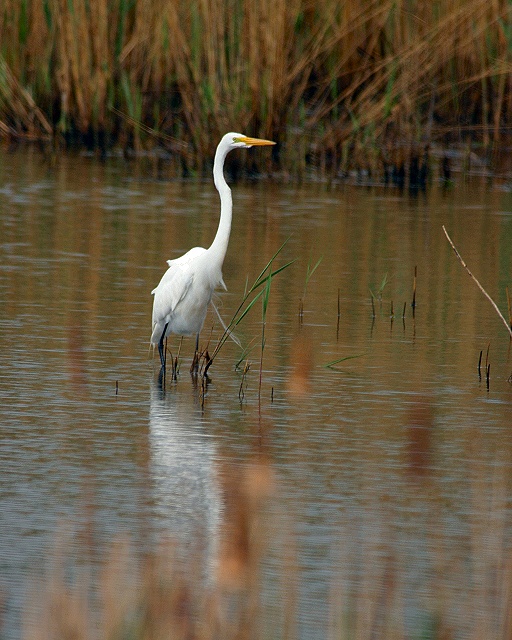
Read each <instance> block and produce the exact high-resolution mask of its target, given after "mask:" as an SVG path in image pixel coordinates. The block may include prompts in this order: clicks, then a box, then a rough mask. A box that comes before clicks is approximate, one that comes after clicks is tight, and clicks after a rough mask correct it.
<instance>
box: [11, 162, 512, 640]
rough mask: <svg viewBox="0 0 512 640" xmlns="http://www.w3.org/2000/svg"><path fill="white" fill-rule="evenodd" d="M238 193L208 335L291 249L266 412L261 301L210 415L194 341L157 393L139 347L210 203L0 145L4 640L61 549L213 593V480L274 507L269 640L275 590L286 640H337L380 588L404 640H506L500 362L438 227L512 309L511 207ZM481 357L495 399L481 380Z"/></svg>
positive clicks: (493, 319)
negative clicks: (180, 567) (172, 268)
mask: <svg viewBox="0 0 512 640" xmlns="http://www.w3.org/2000/svg"><path fill="white" fill-rule="evenodd" d="M505 186H506V185H505ZM233 190H234V207H235V210H234V221H233V230H232V236H231V242H230V247H229V250H228V255H227V258H226V262H225V267H224V280H225V282H226V284H227V286H228V289H229V292H228V293H222V294H221V295H220V297H219V304H220V311H221V314H222V315H223V317H224V318H226V319H229V318H230V316H231V314H232V313H233V312H234V310H235V309H236V307H237V306H238V304H239V301H240V299H241V296H242V295H243V292H244V289H245V287H246V282H247V281H249V282H252V281H253V280H254V278H255V277H256V276H257V274H258V273H259V271H260V270H261V269H262V268H263V266H264V265H265V264H266V262H267V261H268V260H269V259H270V257H271V256H272V255H273V254H274V253H275V252H276V251H277V249H278V248H279V247H280V246H281V245H282V243H283V242H285V241H286V240H287V244H286V246H285V248H284V249H283V251H282V253H281V254H280V256H279V257H278V258H277V260H276V266H277V265H279V264H283V263H284V262H286V261H288V260H295V262H294V264H293V265H292V266H291V267H289V268H288V269H286V270H285V271H283V272H282V273H281V274H280V275H279V276H277V277H276V278H275V280H274V281H273V283H272V289H271V295H270V305H269V308H268V312H267V316H266V327H265V332H266V333H265V335H266V344H265V350H264V356H263V374H262V387H261V398H260V399H258V378H259V365H260V353H259V345H260V343H261V331H262V323H261V318H262V316H261V308H260V307H255V308H254V309H253V311H252V312H251V314H249V315H248V316H247V318H246V320H245V321H244V322H243V323H242V324H241V325H240V326H239V327H238V329H237V335H238V338H239V339H240V340H241V342H242V344H243V345H244V346H247V345H252V346H253V350H252V351H251V352H250V354H249V356H248V360H249V361H250V363H251V369H250V371H249V373H248V375H247V377H246V379H245V380H243V379H242V378H241V374H240V372H237V371H236V370H235V368H234V365H235V363H236V362H237V361H238V359H239V357H240V349H239V348H238V347H237V346H236V345H235V344H234V343H227V344H226V345H225V347H224V348H223V350H222V352H221V354H220V355H219V357H218V359H217V360H216V361H215V364H214V366H213V367H212V369H211V377H212V381H211V383H210V384H209V386H208V389H207V393H206V396H205V397H204V398H202V393H201V388H200V386H199V388H198V386H197V385H195V384H194V382H193V380H192V379H191V378H190V375H189V374H188V366H189V362H190V359H191V357H192V349H193V340H192V339H188V340H185V341H184V342H183V345H182V350H181V356H182V368H181V373H180V376H179V379H178V381H177V382H176V383H173V382H169V381H168V384H167V388H166V390H165V392H162V390H161V389H160V388H159V386H158V384H157V370H158V369H157V363H156V360H154V359H152V357H151V354H150V353H149V351H148V340H149V335H150V333H151V331H150V318H151V302H152V301H151V296H150V291H151V289H152V288H153V287H154V286H155V285H156V284H157V283H158V280H159V278H160V277H161V275H162V273H163V271H164V269H165V266H166V265H165V260H166V259H168V258H173V257H176V256H178V255H180V254H181V253H183V252H185V251H186V250H188V249H189V248H190V247H192V246H196V245H202V246H208V244H209V243H210V242H211V240H212V239H213V236H214V233H215V230H216V225H217V222H218V202H217V195H216V192H215V190H214V188H213V185H212V184H211V182H210V181H209V180H206V181H204V182H202V181H190V182H186V181H185V182H183V181H162V180H158V178H155V177H154V176H153V175H152V173H151V172H150V171H148V170H146V169H145V168H144V167H140V166H139V165H131V164H127V163H124V162H121V161H118V160H109V161H107V162H106V163H104V164H101V163H98V162H97V161H96V160H94V159H92V158H84V157H79V156H68V157H65V158H59V159H58V160H57V161H56V162H55V163H53V164H50V163H48V162H46V161H45V160H44V159H43V158H42V157H41V156H40V155H39V154H38V153H36V152H35V151H31V150H18V151H16V152H14V153H10V154H9V153H7V152H5V151H2V153H1V158H0V255H1V256H2V259H1V263H0V303H1V309H0V329H1V330H0V403H1V407H0V425H1V426H0V468H1V470H2V482H1V484H0V588H1V589H2V591H3V594H4V605H3V609H4V611H3V626H4V630H3V631H4V636H3V637H5V638H19V637H20V633H21V632H20V629H21V621H22V619H23V618H26V617H27V614H26V613H23V612H26V611H27V610H30V606H29V603H28V602H27V600H29V597H28V596H27V595H26V594H27V588H28V586H30V585H32V584H34V580H35V577H37V576H40V575H42V573H43V572H44V571H45V570H46V569H47V567H48V562H49V558H51V556H52V553H53V552H54V549H55V547H56V546H58V545H59V544H64V546H65V548H66V552H67V553H68V554H69V555H70V556H71V558H75V559H76V562H77V563H78V564H80V563H83V562H86V561H87V562H89V561H92V562H93V563H101V561H102V558H103V557H104V556H105V555H106V554H107V553H108V549H109V545H110V544H111V542H112V540H113V539H117V538H120V537H127V538H129V539H130V540H131V541H132V544H133V546H134V548H135V549H136V550H141V551H144V550H150V549H151V548H153V547H154V546H155V545H156V544H157V543H158V541H159V540H160V539H161V538H162V536H170V537H172V538H173V539H175V540H176V541H177V545H178V548H179V550H180V551H179V552H180V553H182V554H184V555H185V556H186V555H187V554H191V555H194V557H197V555H199V557H200V558H201V563H202V564H203V566H204V567H205V571H206V573H207V574H210V575H211V576H214V575H215V573H216V568H218V567H217V565H218V562H219V544H220V542H219V541H220V536H221V532H222V531H223V529H224V528H225V525H226V522H225V521H226V518H227V516H226V513H227V510H226V500H227V498H226V489H225V482H224V481H223V478H224V477H225V476H226V474H228V475H229V473H243V472H244V470H247V469H250V468H253V467H254V465H261V464H263V466H262V469H264V471H263V472H262V473H263V475H264V476H265V477H266V478H267V479H268V486H269V487H271V490H270V489H269V491H270V494H269V497H268V501H267V503H266V506H265V514H266V526H268V532H267V535H266V538H265V539H266V545H265V549H264V551H263V559H262V564H263V567H262V570H263V575H264V586H263V596H262V602H263V604H262V607H263V612H264V614H263V622H262V624H263V626H264V627H265V628H268V629H273V630H274V631H275V630H276V629H280V626H279V625H281V624H282V611H280V609H281V607H280V603H282V602H284V596H283V592H282V589H283V585H282V583H283V575H285V576H286V581H288V589H292V590H293V591H294V592H295V593H296V594H297V595H296V597H297V602H296V605H295V606H296V611H297V619H298V622H297V636H298V637H301V638H308V637H315V638H319V637H339V633H338V632H337V630H338V629H339V628H340V625H342V622H340V618H341V617H342V615H341V614H342V613H343V612H345V611H346V610H347V609H351V610H353V609H355V610H356V611H359V612H360V615H362V616H363V617H364V615H363V614H364V612H365V611H366V612H368V611H374V610H375V609H372V607H375V606H377V605H376V604H375V603H378V602H379V598H381V597H382V593H383V592H386V589H388V587H389V584H390V583H391V578H390V576H392V578H393V580H392V582H393V584H394V587H393V590H392V593H393V594H394V595H393V598H394V601H395V600H396V601H399V603H400V604H399V606H398V610H399V611H400V612H401V614H400V615H401V616H402V621H403V625H404V628H407V629H409V630H410V631H411V633H414V634H420V633H425V634H427V636H424V637H428V632H429V630H430V629H432V628H435V624H436V620H438V619H443V620H444V623H447V624H449V625H450V629H452V631H453V635H454V637H457V638H459V637H460V638H465V637H468V638H469V637H498V636H499V629H502V626H500V625H502V624H503V615H504V612H505V611H506V603H505V600H503V597H502V595H500V594H503V593H504V591H505V587H506V586H507V584H509V583H508V582H507V579H508V578H507V576H508V573H507V571H506V567H507V566H508V564H507V563H508V558H509V553H510V542H511V540H510V533H511V529H510V524H511V522H510V516H511V504H510V498H509V495H510V482H511V477H512V476H511V463H512V429H511V426H512V419H511V415H512V412H511V406H512V384H511V383H510V381H508V378H509V376H510V375H511V373H512V357H511V349H510V343H509V338H508V335H507V332H506V330H505V327H504V326H503V324H502V323H501V322H500V320H499V319H498V317H497V315H496V314H495V312H494V311H493V309H492V308H491V306H490V304H489V303H488V302H487V301H486V300H485V298H484V297H483V295H482V294H481V293H480V292H479V291H478V289H477V288H476V286H475V285H474V283H472V282H471V280H470V279H469V278H468V276H467V274H466V273H465V272H464V270H463V269H462V267H461V265H460V264H459V263H458V262H457V260H456V258H455V256H454V254H453V252H452V250H451V249H450V247H449V245H448V243H447V242H446V239H445V237H444V235H443V233H442V230H441V225H443V224H444V225H445V226H446V228H447V230H448V231H449V232H450V235H451V237H452V239H453V240H454V242H455V243H456V245H457V247H458V249H459V250H460V252H461V253H462V255H463V257H464V258H465V260H466V261H467V263H468V265H469V266H470V268H471V270H472V271H473V273H474V274H475V275H476V276H477V277H478V278H479V279H480V281H481V282H482V284H483V285H484V286H485V287H486V289H487V290H488V292H489V293H490V295H491V296H493V298H494V299H495V300H496V302H497V303H498V305H499V306H500V307H501V309H502V310H503V311H504V313H506V308H507V301H506V286H509V288H510V287H511V285H512V281H511V273H512V194H511V192H510V190H508V189H507V188H498V186H497V185H493V184H489V183H485V182H477V181H473V182H472V183H470V184H466V183H464V181H463V180H462V179H460V180H459V181H458V182H457V183H456V184H455V186H454V187H453V188H451V189H443V188H442V187H440V186H437V185H435V184H434V185H432V187H431V188H430V189H428V191H427V192H426V193H422V192H420V193H408V192H405V193H401V192H399V191H398V190H396V189H392V188H383V187H371V188H369V187H368V188H365V187H355V186H343V185H334V186H333V185H311V184H310V185H305V186H300V187H297V186H293V185H284V186H283V185H277V184H274V183H273V182H272V181H270V180H262V181H259V182H254V183H252V182H251V183H240V184H236V185H233ZM319 259H321V262H320V264H319V266H318V268H317V269H316V271H315V272H314V274H313V275H312V277H311V278H310V279H309V280H308V278H307V274H308V266H309V269H311V268H312V267H313V266H314V265H315V264H316V263H317V261H318V260H319ZM415 268H417V293H416V308H415V313H414V315H413V310H412V308H411V301H412V289H413V277H414V271H415ZM372 295H373V296H374V310H375V317H373V311H372V305H371V297H372ZM301 300H302V303H301ZM300 303H301V304H302V308H303V314H302V316H301V315H300V313H299V305H300ZM404 305H405V307H404ZM404 308H405V313H404ZM210 333H211V336H212V337H211V340H212V343H215V341H216V339H217V338H218V336H219V335H220V333H221V328H220V326H219V323H218V322H217V321H216V318H215V316H214V315H213V314H212V315H210V316H209V318H208V319H207V322H206V325H205V330H204V332H203V344H204V342H205V341H206V340H207V339H208V337H209V335H210ZM177 345H178V341H177V340H174V341H173V343H172V345H171V348H172V349H173V351H174V352H175V351H176V348H177ZM487 349H489V355H488V361H489V362H490V364H491V369H490V378H489V386H488V387H487V384H486V380H485V374H484V375H483V377H482V379H480V378H479V376H478V373H477V364H478V358H479V353H480V351H481V350H482V351H483V353H484V355H483V359H484V361H485V359H486V352H487ZM344 358H348V359H346V360H341V359H344ZM337 360H341V361H340V362H339V363H338V364H336V365H334V366H333V367H332V368H329V367H327V366H326V365H328V364H329V363H331V362H333V361H337ZM241 384H242V385H243V389H244V394H243V397H242V400H241V395H240V387H241ZM262 460H264V463H262ZM62 540H64V542H62ZM291 540H293V545H291V547H293V554H292V555H293V563H292V564H293V567H294V569H293V571H290V570H289V559H288V560H287V557H288V555H289V554H287V549H289V548H290V541H291ZM287 567H288V568H287ZM276 594H278V596H277V598H276ZM439 594H442V597H440V595H439ZM347 603H348V604H347ZM504 603H505V604H504ZM386 606H391V603H390V602H387V603H386ZM333 612H334V613H333ZM340 612H341V613H340ZM361 612H362V613H361ZM31 619H32V618H30V615H28V620H29V622H28V624H31V622H30V620H31ZM362 624H363V623H361V625H362ZM360 628H364V626H361V627H360ZM276 633H279V631H276ZM337 633H338V635H337ZM475 633H477V634H480V635H474V634H475ZM276 637H277V636H276Z"/></svg>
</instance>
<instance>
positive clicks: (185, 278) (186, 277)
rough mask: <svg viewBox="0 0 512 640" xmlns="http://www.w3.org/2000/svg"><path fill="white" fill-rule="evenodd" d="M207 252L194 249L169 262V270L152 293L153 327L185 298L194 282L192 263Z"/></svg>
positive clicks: (199, 248) (201, 249)
mask: <svg viewBox="0 0 512 640" xmlns="http://www.w3.org/2000/svg"><path fill="white" fill-rule="evenodd" d="M205 252H206V249H204V248H203V247H194V248H193V249H190V251H187V253H185V254H184V255H182V256H180V257H179V258H175V259H174V260H167V264H168V265H169V268H168V269H167V271H166V272H165V273H164V275H163V276H162V279H161V280H160V282H159V283H158V286H157V287H155V289H153V291H152V292H151V293H152V294H153V295H154V296H155V298H154V301H153V325H155V323H157V322H160V321H162V320H164V318H166V317H167V316H168V315H169V314H170V313H172V312H173V310H174V309H175V308H176V306H177V305H178V304H179V302H180V301H181V300H182V299H183V298H184V297H185V295H186V294H187V291H188V290H189V289H190V286H191V284H192V282H193V280H194V272H193V269H191V267H190V263H191V262H192V261H193V260H194V259H195V258H197V257H198V256H200V255H202V254H203V253H205Z"/></svg>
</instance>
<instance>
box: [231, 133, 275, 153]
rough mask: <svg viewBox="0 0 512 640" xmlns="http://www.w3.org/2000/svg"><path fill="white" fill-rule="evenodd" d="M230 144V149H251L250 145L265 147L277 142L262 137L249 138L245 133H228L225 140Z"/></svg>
mask: <svg viewBox="0 0 512 640" xmlns="http://www.w3.org/2000/svg"><path fill="white" fill-rule="evenodd" d="M224 140H225V141H226V143H227V144H228V145H229V148H230V149H238V148H240V147H243V148H246V149H249V148H250V147H263V146H267V145H272V144H275V142H272V140H263V139H261V138H249V137H248V136H244V134H243V133H233V132H231V133H226V135H225V136H224V138H223V141H224Z"/></svg>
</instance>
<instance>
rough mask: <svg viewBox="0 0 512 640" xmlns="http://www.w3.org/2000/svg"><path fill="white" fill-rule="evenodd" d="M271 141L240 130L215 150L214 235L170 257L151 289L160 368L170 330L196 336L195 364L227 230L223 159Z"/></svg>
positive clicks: (229, 211) (228, 210) (219, 272)
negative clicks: (216, 212) (216, 195)
mask: <svg viewBox="0 0 512 640" xmlns="http://www.w3.org/2000/svg"><path fill="white" fill-rule="evenodd" d="M273 144H275V142H272V141H271V140H261V139H260V138H249V137H247V136H245V135H242V134H241V133H226V135H225V136H224V137H223V138H222V140H221V141H220V143H219V146H218V147H217V151H216V152H215V160H214V163H213V181H214V183H215V187H216V188H217V191H218V192H219V196H220V220H219V226H218V228H217V233H216V235H215V238H214V240H213V242H212V244H211V245H210V247H209V248H208V249H204V248H203V247H194V248H193V249H190V251H187V253H185V254H184V255H182V256H180V257H179V258H176V259H174V260H167V264H168V265H169V268H168V269H167V271H166V272H165V273H164V275H163V277H162V279H161V280H160V282H159V284H158V286H157V287H156V288H155V289H153V291H152V292H151V293H152V294H153V295H154V300H153V333H152V334H151V344H153V345H156V344H157V345H158V352H159V354H160V361H161V363H162V368H163V369H165V353H164V339H165V338H166V337H167V336H168V335H170V334H171V333H174V334H177V335H182V336H191V335H195V336H196V354H195V358H194V362H195V363H197V352H198V349H199V333H200V331H201V329H202V328H203V324H204V321H205V318H206V312H207V310H208V305H209V304H210V302H211V299H212V296H213V292H214V290H215V289H216V288H217V287H218V286H221V287H223V288H224V289H226V285H225V284H224V281H223V279H222V264H223V262H224V257H225V255H226V250H227V248H228V242H229V234H230V232H231V218H232V210H233V202H232V199H231V189H230V188H229V187H228V184H227V182H226V180H225V178H224V161H225V159H226V156H227V154H228V153H229V152H230V151H232V150H233V149H239V148H246V149H248V148H250V147H252V146H263V145H273Z"/></svg>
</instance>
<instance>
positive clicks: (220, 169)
mask: <svg viewBox="0 0 512 640" xmlns="http://www.w3.org/2000/svg"><path fill="white" fill-rule="evenodd" d="M228 151H229V149H226V148H224V147H223V146H222V145H219V147H217V151H216V153H215V160H214V162H213V181H214V183H215V187H216V188H217V191H218V192H219V196H220V220H219V227H218V229H217V233H216V234H215V238H214V240H213V242H212V244H211V245H210V248H209V249H208V251H209V252H210V254H211V255H212V256H213V257H214V259H216V260H217V261H218V265H219V267H222V263H223V262H224V257H225V255H226V251H227V248H228V242H229V234H230V233H231V218H232V215H233V201H232V199H231V189H230V188H229V187H228V183H227V182H226V180H225V178H224V160H225V159H226V156H227V154H228Z"/></svg>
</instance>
